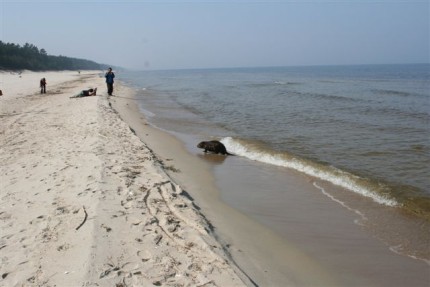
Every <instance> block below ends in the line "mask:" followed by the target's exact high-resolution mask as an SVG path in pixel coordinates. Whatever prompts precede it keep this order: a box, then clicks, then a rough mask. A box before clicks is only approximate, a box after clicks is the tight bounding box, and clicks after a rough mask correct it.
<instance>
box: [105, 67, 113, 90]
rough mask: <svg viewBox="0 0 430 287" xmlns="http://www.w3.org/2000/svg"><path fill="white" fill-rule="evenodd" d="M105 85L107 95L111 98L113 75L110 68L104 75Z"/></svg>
mask: <svg viewBox="0 0 430 287" xmlns="http://www.w3.org/2000/svg"><path fill="white" fill-rule="evenodd" d="M105 78H106V84H107V89H108V95H109V96H111V95H112V92H113V78H115V74H114V73H113V72H112V68H109V70H108V71H107V73H106V75H105Z"/></svg>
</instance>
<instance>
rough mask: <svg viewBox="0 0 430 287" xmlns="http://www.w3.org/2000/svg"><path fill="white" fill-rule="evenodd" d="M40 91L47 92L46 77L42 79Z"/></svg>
mask: <svg viewBox="0 0 430 287" xmlns="http://www.w3.org/2000/svg"><path fill="white" fill-rule="evenodd" d="M40 93H41V94H46V79H45V78H42V79H41V80H40Z"/></svg>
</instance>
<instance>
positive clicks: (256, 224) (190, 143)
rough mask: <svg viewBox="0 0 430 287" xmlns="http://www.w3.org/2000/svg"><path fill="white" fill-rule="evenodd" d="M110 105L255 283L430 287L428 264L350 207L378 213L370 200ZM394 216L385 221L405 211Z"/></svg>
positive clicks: (126, 102)
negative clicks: (217, 148) (218, 151)
mask: <svg viewBox="0 0 430 287" xmlns="http://www.w3.org/2000/svg"><path fill="white" fill-rule="evenodd" d="M111 101H112V103H113V106H114V107H115V109H117V110H118V111H119V113H120V114H121V116H122V117H123V119H124V120H125V121H126V122H127V123H129V124H130V126H131V127H132V128H133V129H134V130H135V132H136V134H137V135H138V136H139V137H140V138H142V140H143V141H144V142H146V143H147V144H148V145H149V146H150V147H151V148H152V149H153V151H154V152H155V153H156V154H157V155H158V156H159V157H160V158H161V159H163V162H164V164H165V165H166V167H167V171H168V173H169V175H170V176H171V177H172V178H173V179H174V180H175V181H176V182H178V183H179V184H180V185H181V186H182V187H183V188H184V189H185V190H187V192H188V193H189V194H190V195H191V196H192V197H193V198H194V199H195V201H196V202H197V203H198V205H199V206H200V207H201V208H202V210H203V213H204V214H205V215H206V217H207V218H208V219H209V220H210V221H211V222H212V224H213V225H214V227H215V232H216V234H217V236H218V240H220V241H221V242H223V244H224V245H225V246H227V247H228V248H227V251H228V253H229V254H231V256H232V259H233V261H234V262H235V263H236V264H237V265H238V267H239V268H240V269H242V270H243V271H244V273H245V274H247V276H248V277H250V278H251V279H252V282H253V283H254V284H255V285H258V286H285V285H291V286H428V285H429V283H430V278H429V274H430V272H429V271H430V269H429V265H428V263H426V262H425V261H423V260H417V259H413V258H411V257H408V256H404V255H399V254H398V253H396V252H394V251H392V250H390V245H387V244H386V243H384V240H383V238H380V239H378V232H374V230H372V229H371V228H369V224H368V221H369V218H368V217H366V216H365V215H363V214H361V213H360V212H359V211H358V210H357V209H356V208H355V206H354V205H352V207H351V206H349V205H347V204H345V203H344V202H356V204H358V205H361V206H366V207H367V209H368V210H372V209H376V206H374V203H373V202H371V201H370V200H368V199H365V198H361V197H359V196H355V195H354V194H350V193H345V192H344V191H342V190H341V189H339V188H336V187H334V186H332V185H330V184H327V183H325V182H319V181H316V180H314V179H312V178H310V177H307V176H304V175H302V174H299V173H297V172H294V171H290V170H286V169H283V168H275V167H272V166H267V165H264V164H259V163H256V162H252V161H249V160H247V159H244V158H241V157H227V158H226V157H222V156H217V155H203V154H202V151H201V150H198V149H197V148H195V144H196V143H197V142H198V141H199V140H202V139H196V138H191V137H189V136H186V135H180V134H175V136H173V134H172V133H170V134H168V133H166V132H165V131H161V130H159V129H156V128H154V127H152V126H151V125H150V124H149V123H148V122H147V120H146V119H145V118H144V116H143V115H142V114H141V113H140V112H139V111H138V107H136V104H137V103H138V101H136V100H132V99H124V98H118V97H113V98H112V99H111ZM178 138H180V139H181V140H178ZM322 188H324V192H322ZM345 194H346V198H345ZM333 196H335V197H333ZM332 197H333V198H332ZM337 198H339V199H337ZM342 203H344V204H342ZM378 209H379V206H378ZM387 212H388V213H387V217H388V216H392V215H393V214H397V212H396V211H394V213H393V210H387ZM376 214H377V215H380V213H378V212H377V213H376ZM377 215H373V217H375V216H377ZM368 216H369V217H371V216H370V215H368ZM370 219H371V220H373V219H374V218H370ZM365 223H366V224H365ZM420 226H421V227H420V228H421V230H420V231H419V232H417V233H416V234H417V236H421V235H423V238H422V239H421V241H420V242H421V244H422V245H423V246H420V248H418V249H420V250H421V251H422V253H421V255H423V256H424V257H426V256H428V252H426V251H428V245H427V246H426V243H428V234H426V231H428V224H426V223H424V224H423V225H420ZM375 228H376V229H378V228H377V227H375ZM413 228H414V227H412V228H411V229H413ZM406 232H407V231H406ZM402 244H405V242H402Z"/></svg>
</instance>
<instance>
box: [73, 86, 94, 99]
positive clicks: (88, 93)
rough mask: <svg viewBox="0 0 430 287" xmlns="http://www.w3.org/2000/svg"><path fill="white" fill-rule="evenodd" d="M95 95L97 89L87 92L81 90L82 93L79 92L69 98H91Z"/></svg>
mask: <svg viewBox="0 0 430 287" xmlns="http://www.w3.org/2000/svg"><path fill="white" fill-rule="evenodd" d="M96 95H97V88H94V89H89V90H83V91H82V92H80V93H79V94H77V95H75V96H73V97H70V98H71V99H72V98H82V97H91V96H96Z"/></svg>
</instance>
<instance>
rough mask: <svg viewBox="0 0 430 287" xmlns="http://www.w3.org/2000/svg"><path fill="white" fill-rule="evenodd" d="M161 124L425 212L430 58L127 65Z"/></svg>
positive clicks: (429, 195)
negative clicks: (168, 67) (327, 63)
mask: <svg viewBox="0 0 430 287" xmlns="http://www.w3.org/2000/svg"><path fill="white" fill-rule="evenodd" d="M124 78H126V79H127V81H129V83H131V84H133V85H134V86H136V87H139V89H140V91H141V92H140V93H139V95H138V96H139V97H141V98H142V99H143V101H142V102H141V105H142V106H141V107H142V109H143V110H144V111H146V114H147V115H149V116H150V119H151V121H152V122H153V123H154V124H155V125H157V126H159V127H162V128H164V129H167V130H171V131H176V132H180V133H184V134H189V135H193V136H196V137H198V138H201V139H207V138H218V139H221V140H222V141H223V142H224V144H225V145H226V146H227V149H228V150H229V151H230V152H233V153H236V154H238V155H241V156H244V157H247V158H249V159H252V160H255V161H260V162H264V163H266V164H270V165H276V166H282V167H288V168H292V169H295V170H297V171H299V172H301V173H304V174H307V175H310V176H313V177H316V178H319V179H322V180H325V181H329V182H331V183H333V184H335V185H338V186H340V187H343V188H345V189H348V190H350V191H351V192H354V193H358V194H360V195H361V196H365V197H369V198H372V199H373V200H374V201H375V202H377V203H379V204H381V205H387V206H402V207H405V208H406V209H408V210H410V211H413V212H414V213H415V214H418V215H420V216H423V217H427V218H429V214H430V189H429V186H430V179H429V178H430V177H429V176H428V175H429V174H430V173H429V171H430V141H429V134H430V125H429V120H430V112H429V111H430V92H429V91H430V65H426V64H423V65H369V66H332V67H296V68H293V67H291V68H246V69H215V70H178V71H157V72H135V73H128V74H125V75H124Z"/></svg>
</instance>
